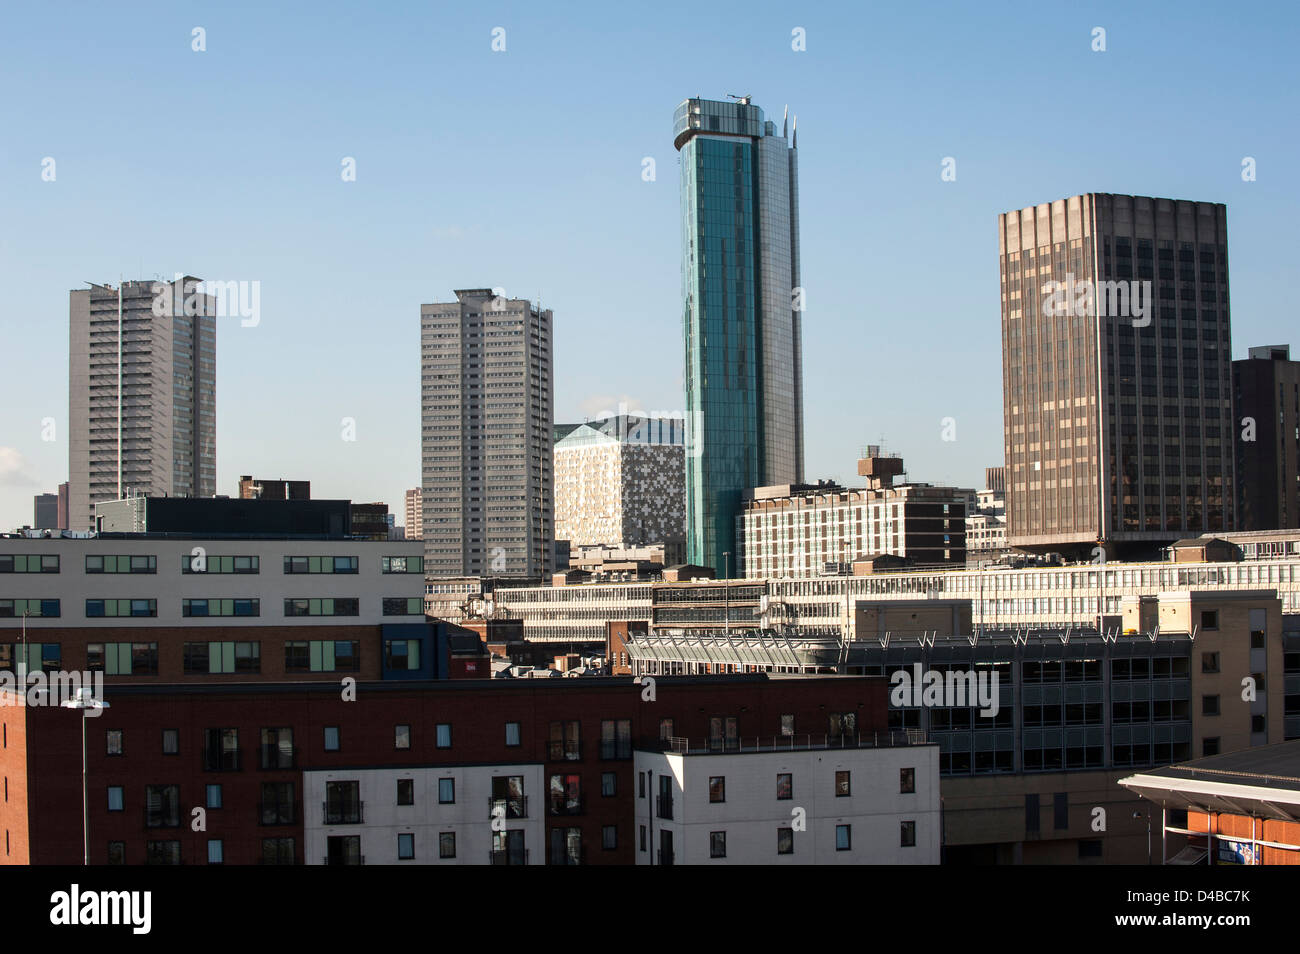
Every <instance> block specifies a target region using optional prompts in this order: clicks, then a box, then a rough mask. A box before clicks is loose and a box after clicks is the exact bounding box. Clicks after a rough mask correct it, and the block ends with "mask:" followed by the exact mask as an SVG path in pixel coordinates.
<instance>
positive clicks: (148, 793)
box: [144, 785, 181, 828]
mask: <svg viewBox="0 0 1300 954" xmlns="http://www.w3.org/2000/svg"><path fill="white" fill-rule="evenodd" d="M180 824H181V787H180V786H179V785H146V786H145V787H144V825H145V827H146V828H179V827H180Z"/></svg>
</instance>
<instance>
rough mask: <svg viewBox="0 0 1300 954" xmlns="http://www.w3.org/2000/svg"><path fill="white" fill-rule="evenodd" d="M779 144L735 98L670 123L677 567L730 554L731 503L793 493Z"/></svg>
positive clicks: (794, 360) (790, 240) (686, 109)
mask: <svg viewBox="0 0 1300 954" xmlns="http://www.w3.org/2000/svg"><path fill="white" fill-rule="evenodd" d="M786 132H787V131H786V130H785V129H784V128H783V129H782V130H781V131H780V133H778V132H777V128H776V124H775V123H772V122H770V121H767V120H765V119H764V118H763V111H762V110H761V109H759V108H758V107H757V106H754V105H751V103H750V102H749V97H747V96H746V97H743V98H741V99H740V100H739V101H737V102H733V103H726V102H715V101H712V100H706V99H688V100H686V101H685V102H683V103H681V105H679V106H678V107H677V110H676V113H675V114H674V116H673V137H674V139H673V145H674V146H675V147H676V148H677V150H678V152H680V153H681V163H680V165H681V201H682V324H683V331H684V340H685V350H686V374H685V379H686V428H687V456H686V513H687V559H688V561H689V562H691V563H695V564H702V565H704V566H710V567H715V568H717V569H719V570H721V569H722V567H723V565H724V563H725V562H726V561H725V560H724V558H723V554H724V553H725V552H727V551H731V552H733V553H734V552H735V551H736V549H737V547H736V542H735V541H736V532H737V525H736V518H737V516H738V515H739V514H740V512H741V501H742V497H743V494H744V492H745V491H746V490H747V489H749V488H752V487H762V486H766V485H771V484H798V483H802V482H803V357H802V345H801V337H802V335H801V330H800V321H801V312H802V309H803V299H802V292H801V291H799V290H798V286H799V187H798V159H797V152H796V149H795V145H796V141H797V140H796V139H795V138H793V137H792V138H791V139H790V140H787V138H786ZM733 567H734V564H733Z"/></svg>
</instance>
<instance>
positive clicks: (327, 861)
mask: <svg viewBox="0 0 1300 954" xmlns="http://www.w3.org/2000/svg"><path fill="white" fill-rule="evenodd" d="M355 858H356V861H349V860H348V859H347V858H346V857H343V858H341V859H340V860H338V861H330V856H329V855H326V856H325V857H324V859H322V861H321V864H325V865H331V864H333V865H364V864H365V863H366V856H365V855H356V856H355Z"/></svg>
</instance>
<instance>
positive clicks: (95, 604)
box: [86, 599, 158, 619]
mask: <svg viewBox="0 0 1300 954" xmlns="http://www.w3.org/2000/svg"><path fill="white" fill-rule="evenodd" d="M157 615H158V601H157V600H150V599H138V600H101V599H96V600H86V616H87V618H91V619H95V618H98V617H101V616H157Z"/></svg>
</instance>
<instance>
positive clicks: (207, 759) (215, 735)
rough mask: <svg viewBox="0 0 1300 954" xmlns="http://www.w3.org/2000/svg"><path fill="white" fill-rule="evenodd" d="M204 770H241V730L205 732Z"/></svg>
mask: <svg viewBox="0 0 1300 954" xmlns="http://www.w3.org/2000/svg"><path fill="white" fill-rule="evenodd" d="M203 740H204V741H203V769H204V771H206V772H236V771H238V770H239V730H238V729H204V730H203Z"/></svg>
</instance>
